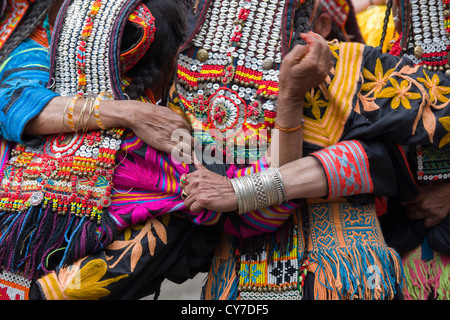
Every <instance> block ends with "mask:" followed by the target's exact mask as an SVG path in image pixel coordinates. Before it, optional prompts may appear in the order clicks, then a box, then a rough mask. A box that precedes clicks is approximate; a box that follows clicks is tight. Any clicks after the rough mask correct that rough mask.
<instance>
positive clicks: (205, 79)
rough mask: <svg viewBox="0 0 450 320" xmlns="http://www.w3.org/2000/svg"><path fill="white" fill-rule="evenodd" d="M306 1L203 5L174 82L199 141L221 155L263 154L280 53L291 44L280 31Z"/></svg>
mask: <svg viewBox="0 0 450 320" xmlns="http://www.w3.org/2000/svg"><path fill="white" fill-rule="evenodd" d="M306 3H308V5H311V3H312V2H311V1H303V0H302V1H299V0H295V1H294V0H268V1H259V0H243V1H228V0H223V1H222V0H207V1H204V2H203V4H202V6H201V10H198V11H197V17H196V18H197V19H196V25H195V26H194V32H193V33H192V36H191V39H189V41H188V42H187V43H186V44H185V45H184V47H183V48H182V50H181V51H182V52H181V54H180V55H179V59H178V71H177V80H178V81H177V87H176V90H177V93H178V96H179V98H180V102H181V105H182V108H183V111H184V113H185V114H186V115H187V117H188V118H189V119H190V120H191V123H192V126H193V128H194V130H195V132H199V131H200V132H201V135H199V138H200V139H201V140H202V144H203V145H208V146H212V148H217V149H218V150H221V151H222V152H223V154H225V155H226V157H227V158H228V159H230V158H234V159H235V158H236V157H237V158H240V159H244V158H246V159H249V158H251V159H254V160H256V159H258V158H259V157H260V156H261V155H262V154H263V153H265V151H262V150H263V149H264V146H267V143H268V142H270V133H269V134H268V133H267V132H268V131H269V130H271V129H272V128H274V122H275V115H276V109H277V97H278V91H279V88H278V81H279V72H280V65H281V61H282V56H283V55H285V54H286V53H287V51H288V50H289V44H290V41H291V39H290V38H289V37H285V34H289V35H292V29H293V23H294V15H295V10H297V9H299V10H300V8H302V7H303V6H305V4H306ZM265 130H267V131H266V132H264V131H265ZM241 146H242V147H241ZM216 154H219V153H216ZM220 154H222V153H220ZM254 160H253V161H254Z"/></svg>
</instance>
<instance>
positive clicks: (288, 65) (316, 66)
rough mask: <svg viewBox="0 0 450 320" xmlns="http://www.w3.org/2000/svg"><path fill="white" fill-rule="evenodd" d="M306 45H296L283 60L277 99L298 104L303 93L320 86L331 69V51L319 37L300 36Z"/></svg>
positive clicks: (310, 35) (313, 34)
mask: <svg viewBox="0 0 450 320" xmlns="http://www.w3.org/2000/svg"><path fill="white" fill-rule="evenodd" d="M300 37H301V38H302V39H303V40H305V41H306V43H307V45H296V46H295V47H294V48H293V49H292V50H291V51H290V52H289V53H288V54H287V55H286V57H284V59H283V63H282V64H281V69H280V83H279V87H280V92H279V99H280V100H282V101H283V100H284V99H293V100H294V101H296V102H298V100H299V99H303V97H304V95H305V93H306V92H307V91H309V90H311V89H312V88H315V87H317V86H318V85H320V84H321V83H322V82H323V81H324V80H325V78H326V76H327V75H328V73H329V71H330V69H331V67H332V61H333V60H332V58H333V56H332V53H331V50H330V48H329V46H328V44H327V42H326V41H325V39H323V38H322V37H321V36H319V35H318V34H315V33H312V32H310V33H307V34H301V35H300Z"/></svg>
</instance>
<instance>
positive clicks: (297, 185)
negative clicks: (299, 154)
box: [279, 157, 328, 200]
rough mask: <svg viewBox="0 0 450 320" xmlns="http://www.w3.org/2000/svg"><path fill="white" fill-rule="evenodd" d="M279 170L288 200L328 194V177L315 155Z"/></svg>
mask: <svg viewBox="0 0 450 320" xmlns="http://www.w3.org/2000/svg"><path fill="white" fill-rule="evenodd" d="M279 170H280V173H281V176H282V177H283V182H284V188H285V191H286V196H287V198H288V200H294V199H306V198H320V197H325V196H327V194H328V183H327V177H326V174H325V171H324V169H323V167H322V165H321V164H320V162H319V161H317V159H315V158H314V157H304V158H301V159H299V160H297V161H294V162H291V163H288V164H286V165H284V166H282V167H281V168H280V169H279Z"/></svg>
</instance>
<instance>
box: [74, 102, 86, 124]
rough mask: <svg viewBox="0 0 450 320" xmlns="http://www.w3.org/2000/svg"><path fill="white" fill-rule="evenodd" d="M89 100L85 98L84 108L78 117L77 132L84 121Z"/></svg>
mask: <svg viewBox="0 0 450 320" xmlns="http://www.w3.org/2000/svg"><path fill="white" fill-rule="evenodd" d="M88 102H89V99H85V102H84V105H83V108H81V111H80V116H79V117H78V121H77V125H76V126H75V132H78V130H79V126H80V123H83V119H84V114H85V113H86V107H87V104H88Z"/></svg>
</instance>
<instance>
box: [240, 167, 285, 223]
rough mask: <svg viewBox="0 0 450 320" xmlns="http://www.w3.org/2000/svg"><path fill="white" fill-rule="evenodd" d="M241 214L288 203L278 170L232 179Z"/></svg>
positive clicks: (272, 169)
mask: <svg viewBox="0 0 450 320" xmlns="http://www.w3.org/2000/svg"><path fill="white" fill-rule="evenodd" d="M231 184H232V185H233V188H234V191H235V192H236V197H237V201H238V207H239V214H244V213H246V212H251V211H255V210H257V209H262V208H267V207H270V206H273V205H280V204H282V203H283V202H285V201H287V196H286V192H285V189H284V183H283V179H282V177H281V174H280V171H279V170H278V169H276V168H270V169H269V170H266V171H262V172H258V173H254V174H251V175H248V176H242V177H239V178H234V179H231Z"/></svg>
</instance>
